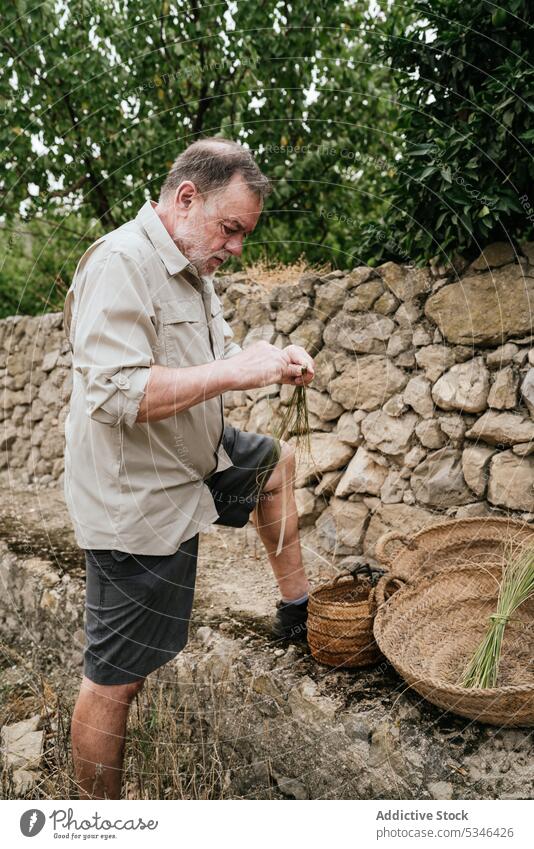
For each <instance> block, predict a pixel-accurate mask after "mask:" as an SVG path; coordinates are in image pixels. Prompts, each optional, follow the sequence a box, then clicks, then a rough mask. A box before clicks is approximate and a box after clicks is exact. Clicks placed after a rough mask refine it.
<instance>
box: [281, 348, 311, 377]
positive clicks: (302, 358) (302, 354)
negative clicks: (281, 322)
mask: <svg viewBox="0 0 534 849" xmlns="http://www.w3.org/2000/svg"><path fill="white" fill-rule="evenodd" d="M284 350H285V351H286V353H287V354H289V356H290V357H291V361H292V362H293V363H298V364H299V365H301V366H306V367H307V370H308V374H311V375H312V376H313V374H314V373H315V363H314V361H313V359H312V357H310V355H309V354H308V353H307V351H305V350H304V348H302V347H301V346H300V345H287V347H286V348H284Z"/></svg>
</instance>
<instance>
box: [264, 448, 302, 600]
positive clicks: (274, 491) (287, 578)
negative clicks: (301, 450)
mask: <svg viewBox="0 0 534 849" xmlns="http://www.w3.org/2000/svg"><path fill="white" fill-rule="evenodd" d="M280 444H281V447H282V453H281V455H280V460H279V461H278V463H277V464H276V466H275V467H274V469H273V471H272V472H271V474H270V476H269V478H268V480H267V482H266V484H265V486H264V488H263V494H264V496H265V497H260V499H259V500H258V503H257V505H256V508H255V509H254V510H253V511H252V513H251V517H252V521H253V523H254V525H255V527H256V530H257V532H258V534H259V537H260V539H261V541H262V542H263V544H264V546H265V548H266V551H267V554H268V557H269V561H270V564H271V566H272V569H273V572H274V575H275V578H276V580H277V582H278V586H279V587H280V592H281V595H282V598H283V600H284V601H292V600H293V599H297V598H301V597H302V596H303V595H306V593H307V592H308V589H309V583H308V578H307V577H306V572H305V571H304V566H303V563H302V551H301V548H300V538H299V529H298V516H297V505H296V503H295V494H294V480H295V454H294V450H293V449H292V448H291V446H290V445H288V443H287V442H284V441H283V440H281V442H280ZM284 509H285V513H286V523H285V530H284V540H283V546H282V549H281V551H280V554H278V555H277V554H276V549H277V546H278V540H279V537H280V529H281V525H282V516H283V510H284Z"/></svg>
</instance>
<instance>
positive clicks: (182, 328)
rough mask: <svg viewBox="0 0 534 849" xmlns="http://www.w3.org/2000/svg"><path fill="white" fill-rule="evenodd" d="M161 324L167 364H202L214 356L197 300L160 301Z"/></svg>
mask: <svg viewBox="0 0 534 849" xmlns="http://www.w3.org/2000/svg"><path fill="white" fill-rule="evenodd" d="M161 327H162V333H163V345H164V349H165V356H166V360H167V365H168V366H171V367H173V368H185V367H187V366H193V365H202V363H206V362H209V361H210V360H211V359H212V358H213V357H212V354H211V351H210V348H209V337H208V325H207V323H206V316H205V313H204V309H203V306H202V304H201V303H200V301H196V300H193V299H192V298H187V299H186V298H177V299H176V300H172V301H164V302H163V303H162V304H161Z"/></svg>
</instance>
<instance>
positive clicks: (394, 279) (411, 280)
mask: <svg viewBox="0 0 534 849" xmlns="http://www.w3.org/2000/svg"><path fill="white" fill-rule="evenodd" d="M376 270H377V271H378V273H379V274H380V276H381V278H382V280H383V281H384V283H385V284H386V286H387V287H388V289H390V291H391V292H393V294H394V295H395V297H396V298H398V300H399V301H411V300H412V299H413V298H415V297H416V296H417V295H422V294H424V293H425V292H428V291H430V287H431V277H430V274H429V272H428V271H427V269H426V268H407V267H406V266H401V265H397V263H395V262H385V263H384V264H383V265H379V266H378V268H377V269H376Z"/></svg>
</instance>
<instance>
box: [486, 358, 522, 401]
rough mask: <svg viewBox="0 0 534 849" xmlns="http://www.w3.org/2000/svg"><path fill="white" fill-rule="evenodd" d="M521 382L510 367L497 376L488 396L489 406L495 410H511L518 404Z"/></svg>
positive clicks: (499, 372)
mask: <svg viewBox="0 0 534 849" xmlns="http://www.w3.org/2000/svg"><path fill="white" fill-rule="evenodd" d="M518 383H519V380H518V378H517V375H516V374H515V372H514V370H513V368H512V367H511V366H508V367H507V368H504V369H501V371H498V372H497V373H496V374H495V377H494V378H493V383H492V384H491V389H490V391H489V395H488V406H489V407H493V409H495V410H511V409H512V408H513V407H515V405H516V404H517V390H518Z"/></svg>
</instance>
